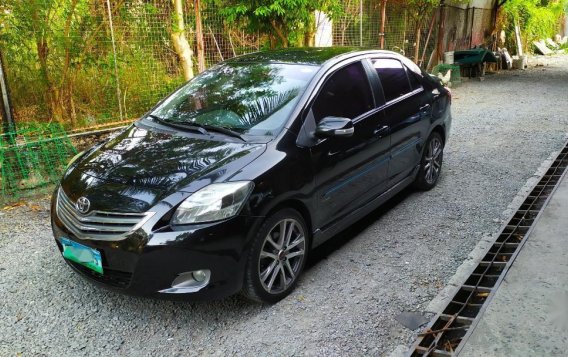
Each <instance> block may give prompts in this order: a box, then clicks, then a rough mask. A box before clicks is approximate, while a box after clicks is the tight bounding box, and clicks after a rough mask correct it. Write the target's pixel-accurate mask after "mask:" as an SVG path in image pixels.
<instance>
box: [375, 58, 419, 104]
mask: <svg viewBox="0 0 568 357" xmlns="http://www.w3.org/2000/svg"><path fill="white" fill-rule="evenodd" d="M373 67H375V69H376V70H377V73H378V74H379V78H380V79H381V84H382V85H383V91H384V93H385V100H386V101H387V102H388V101H391V100H393V99H396V98H398V97H400V96H402V95H405V94H407V93H409V92H411V89H410V84H409V83H408V77H407V76H406V71H405V70H404V67H402V63H400V62H399V61H397V60H394V59H390V58H381V59H376V60H373Z"/></svg>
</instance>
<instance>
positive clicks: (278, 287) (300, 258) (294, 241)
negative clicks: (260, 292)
mask: <svg viewBox="0 0 568 357" xmlns="http://www.w3.org/2000/svg"><path fill="white" fill-rule="evenodd" d="M305 256H306V236H305V232H304V229H303V228H302V225H301V224H300V223H299V222H298V221H296V220H295V219H283V220H281V221H279V222H278V223H276V224H275V225H274V227H272V229H271V230H270V232H269V233H268V235H267V236H266V237H265V239H264V242H263V244H262V248H261V250H260V257H259V260H258V274H259V278H260V282H261V284H262V287H263V288H264V290H266V292H268V293H270V294H278V293H281V292H283V291H284V290H286V289H287V288H288V287H290V286H291V285H292V284H293V283H294V281H295V280H296V278H297V277H298V274H299V272H300V270H301V269H302V265H303V262H304V258H305Z"/></svg>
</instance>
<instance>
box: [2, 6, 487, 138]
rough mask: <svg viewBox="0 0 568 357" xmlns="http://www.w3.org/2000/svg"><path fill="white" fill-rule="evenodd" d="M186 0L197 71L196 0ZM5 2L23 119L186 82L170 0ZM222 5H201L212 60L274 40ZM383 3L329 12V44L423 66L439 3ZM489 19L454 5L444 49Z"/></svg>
mask: <svg viewBox="0 0 568 357" xmlns="http://www.w3.org/2000/svg"><path fill="white" fill-rule="evenodd" d="M16 3H17V2H16ZM183 4H184V6H185V8H184V11H183V14H184V20H185V25H186V33H187V38H188V43H189V45H190V46H191V48H192V53H193V66H194V71H195V72H197V60H196V58H195V56H196V54H197V53H198V48H197V43H198V41H197V36H196V31H195V30H194V29H195V26H196V16H195V13H196V12H195V9H194V7H193V4H194V2H193V1H184V2H183ZM0 6H2V5H0ZM3 6H4V9H2V8H0V10H2V15H0V16H1V20H2V26H1V28H0V36H1V37H0V38H1V39H2V45H1V47H0V50H1V51H2V52H3V54H4V57H5V65H6V72H7V76H8V80H9V87H10V89H11V93H12V102H13V106H14V114H15V120H16V122H26V121H39V122H48V121H58V122H61V123H62V124H63V125H64V126H65V127H66V128H68V129H77V128H83V127H92V126H94V125H101V124H105V123H108V122H120V121H123V120H132V119H134V118H137V117H139V116H140V115H141V114H142V113H144V112H145V111H146V110H148V109H149V108H150V107H151V106H152V105H153V104H155V103H156V102H157V101H158V100H159V99H160V98H161V97H163V96H164V95H165V94H167V93H168V92H170V91H172V90H173V89H174V88H176V87H177V86H179V85H180V84H181V83H182V82H183V81H184V77H183V75H182V72H181V69H180V63H179V62H180V61H179V58H178V55H177V54H176V51H175V49H174V45H173V44H172V38H171V33H172V28H173V27H175V25H174V24H173V22H174V21H173V20H172V19H173V16H174V13H173V7H172V2H171V1H162V0H138V1H132V0H130V1H127V0H112V1H107V0H65V1H54V0H35V1H33V2H30V3H29V4H27V5H25V6H24V5H19V4H16V5H13V6H11V7H10V6H8V5H3ZM220 10H221V9H220V8H217V7H215V6H214V5H207V6H202V8H201V9H200V14H201V20H202V31H201V33H202V36H203V53H204V58H205V66H206V67H209V66H211V65H213V64H215V63H217V62H219V61H222V60H224V59H227V58H230V57H234V56H236V55H240V54H243V53H248V52H253V51H257V50H259V49H262V48H265V47H267V45H266V41H265V39H264V38H263V36H262V34H259V33H250V31H248V30H249V29H248V28H247V27H245V26H244V25H242V24H238V23H229V22H227V21H226V19H225V18H224V17H223V16H222V15H221V11H220ZM382 10H383V1H378V0H347V1H344V2H343V11H342V12H341V13H340V15H339V16H338V18H336V19H334V20H332V21H331V41H330V42H329V43H328V44H332V45H335V46H364V47H377V48H379V47H381V42H382V45H383V46H382V47H383V48H384V49H387V50H393V51H397V52H400V53H402V54H405V55H406V56H408V57H410V58H411V59H413V60H415V61H416V62H417V63H419V64H421V65H423V66H426V64H427V61H428V60H429V57H430V54H431V53H432V51H433V50H434V46H435V43H436V39H437V32H438V28H439V26H438V17H439V10H438V9H431V8H427V7H426V8H425V9H422V8H416V7H409V6H407V5H405V4H404V2H396V1H395V2H393V1H391V2H388V3H387V4H386V6H385V16H384V18H383V16H382ZM383 20H384V25H383ZM491 20H492V13H491V10H483V9H474V8H469V9H462V8H455V7H450V6H447V7H446V27H445V29H446V31H445V35H444V41H445V43H446V45H445V47H446V49H447V50H454V49H464V48H469V47H472V46H474V45H478V44H481V43H483V41H484V40H485V38H486V37H487V35H488V32H489V31H490V29H491ZM383 36H384V38H383ZM381 39H382V41H381Z"/></svg>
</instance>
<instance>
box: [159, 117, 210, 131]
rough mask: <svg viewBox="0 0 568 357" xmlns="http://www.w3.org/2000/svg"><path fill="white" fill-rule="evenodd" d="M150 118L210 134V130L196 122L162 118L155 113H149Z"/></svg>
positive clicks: (173, 126) (184, 128)
mask: <svg viewBox="0 0 568 357" xmlns="http://www.w3.org/2000/svg"><path fill="white" fill-rule="evenodd" d="M148 117H149V118H152V119H154V120H155V121H157V122H158V123H160V124H163V125H166V126H171V127H172V128H176V129H181V130H193V131H196V132H198V133H200V134H203V135H209V132H208V131H207V130H206V129H205V128H204V127H203V126H202V125H199V124H197V125H195V123H190V122H171V121H167V120H164V119H162V118H160V117H159V116H157V115H154V114H148Z"/></svg>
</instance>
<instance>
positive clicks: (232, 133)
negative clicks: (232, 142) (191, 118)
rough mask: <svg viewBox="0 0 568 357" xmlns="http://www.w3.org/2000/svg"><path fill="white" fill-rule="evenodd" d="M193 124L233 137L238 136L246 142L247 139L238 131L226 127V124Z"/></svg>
mask: <svg viewBox="0 0 568 357" xmlns="http://www.w3.org/2000/svg"><path fill="white" fill-rule="evenodd" d="M193 125H196V126H199V127H201V128H204V129H206V130H208V131H215V132H217V133H221V134H225V135H227V136H232V137H233V138H238V139H241V140H242V141H245V142H246V139H245V138H244V137H243V136H242V135H241V134H239V133H237V132H236V131H234V130H231V129H229V128H226V127H224V126H216V125H207V124H198V123H193Z"/></svg>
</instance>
